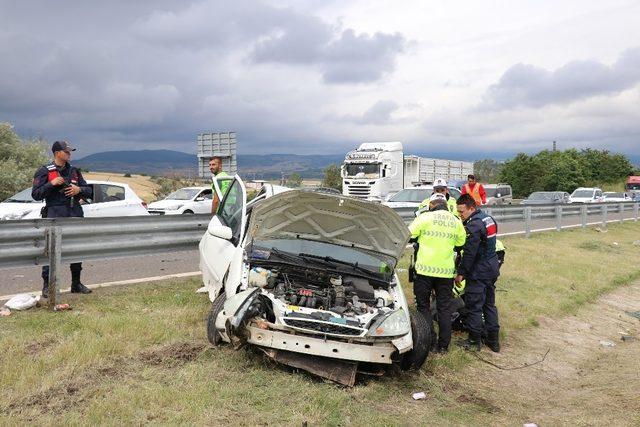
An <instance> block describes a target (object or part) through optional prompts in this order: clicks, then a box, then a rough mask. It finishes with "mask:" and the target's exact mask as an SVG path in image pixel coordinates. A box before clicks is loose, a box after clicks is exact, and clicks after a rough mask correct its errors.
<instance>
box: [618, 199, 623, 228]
mask: <svg viewBox="0 0 640 427" xmlns="http://www.w3.org/2000/svg"><path fill="white" fill-rule="evenodd" d="M618 213H619V214H620V224H622V223H623V222H624V203H620V204H619V205H618Z"/></svg>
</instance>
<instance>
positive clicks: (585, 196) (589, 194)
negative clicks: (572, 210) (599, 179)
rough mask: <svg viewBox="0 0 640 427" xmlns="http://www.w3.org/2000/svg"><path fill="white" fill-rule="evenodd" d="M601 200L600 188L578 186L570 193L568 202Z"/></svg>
mask: <svg viewBox="0 0 640 427" xmlns="http://www.w3.org/2000/svg"><path fill="white" fill-rule="evenodd" d="M602 201H603V198H602V190H601V189H599V188H595V187H589V188H587V187H579V188H576V189H575V190H574V191H573V193H571V200H570V201H569V203H600V202H602Z"/></svg>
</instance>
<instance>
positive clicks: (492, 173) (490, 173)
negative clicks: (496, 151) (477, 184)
mask: <svg viewBox="0 0 640 427" xmlns="http://www.w3.org/2000/svg"><path fill="white" fill-rule="evenodd" d="M501 169H502V164H500V163H498V162H496V161H495V160H492V159H482V160H476V161H475V162H473V173H474V175H475V176H476V179H477V180H478V181H481V182H485V183H490V182H497V181H498V178H499V177H500V170H501Z"/></svg>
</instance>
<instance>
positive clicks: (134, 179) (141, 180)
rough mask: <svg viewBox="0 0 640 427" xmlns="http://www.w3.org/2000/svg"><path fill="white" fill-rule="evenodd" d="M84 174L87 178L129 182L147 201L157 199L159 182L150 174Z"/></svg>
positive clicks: (139, 195)
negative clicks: (126, 175)
mask: <svg viewBox="0 0 640 427" xmlns="http://www.w3.org/2000/svg"><path fill="white" fill-rule="evenodd" d="M83 175H84V178H85V179H93V180H96V181H115V182H121V183H123V184H128V185H129V186H130V187H131V189H132V190H133V191H134V192H135V193H136V194H137V195H138V197H140V198H141V199H142V200H144V201H145V202H147V203H149V202H152V201H154V200H155V199H156V198H155V196H154V193H153V192H154V190H155V189H157V188H158V184H156V183H155V182H153V181H152V180H151V177H149V176H142V175H135V174H132V175H131V176H130V177H125V176H124V174H122V173H112V172H87V173H84V174H83Z"/></svg>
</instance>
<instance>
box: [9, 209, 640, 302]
mask: <svg viewBox="0 0 640 427" xmlns="http://www.w3.org/2000/svg"><path fill="white" fill-rule="evenodd" d="M632 215H633V214H632V212H631V211H628V212H625V213H624V217H625V218H631V217H632ZM607 219H608V221H610V223H611V222H616V221H619V220H620V214H618V213H616V214H609V215H608V216H607ZM587 222H589V223H601V222H602V215H600V214H596V215H589V217H588V218H587ZM580 223H581V218H580V217H579V216H570V217H565V218H563V221H562V224H563V226H567V225H576V224H580ZM531 224H532V226H531V229H532V230H536V229H546V228H555V226H556V221H555V219H549V220H533V221H532V223H531ZM520 231H524V223H523V222H503V223H501V222H500V221H498V234H499V235H500V234H506V233H513V232H520ZM198 257H199V256H198V250H197V248H194V250H192V251H182V252H171V253H166V254H161V255H149V256H142V257H131V258H123V259H111V260H104V261H88V262H85V263H83V268H84V270H83V272H82V282H83V283H84V284H85V285H92V284H102V283H107V282H115V281H121V280H130V279H141V278H145V277H154V276H163V275H168V274H176V273H188V272H194V271H198V270H199V268H198V263H199V259H198ZM40 270H41V269H40V267H26V268H24V267H23V268H11V269H4V270H0V296H2V295H10V294H15V293H19V292H28V291H37V290H39V289H41V287H42V278H41V276H40ZM62 283H63V285H62V287H63V288H66V287H69V286H70V284H71V274H70V272H69V268H67V267H66V266H64V267H63V268H62Z"/></svg>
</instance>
